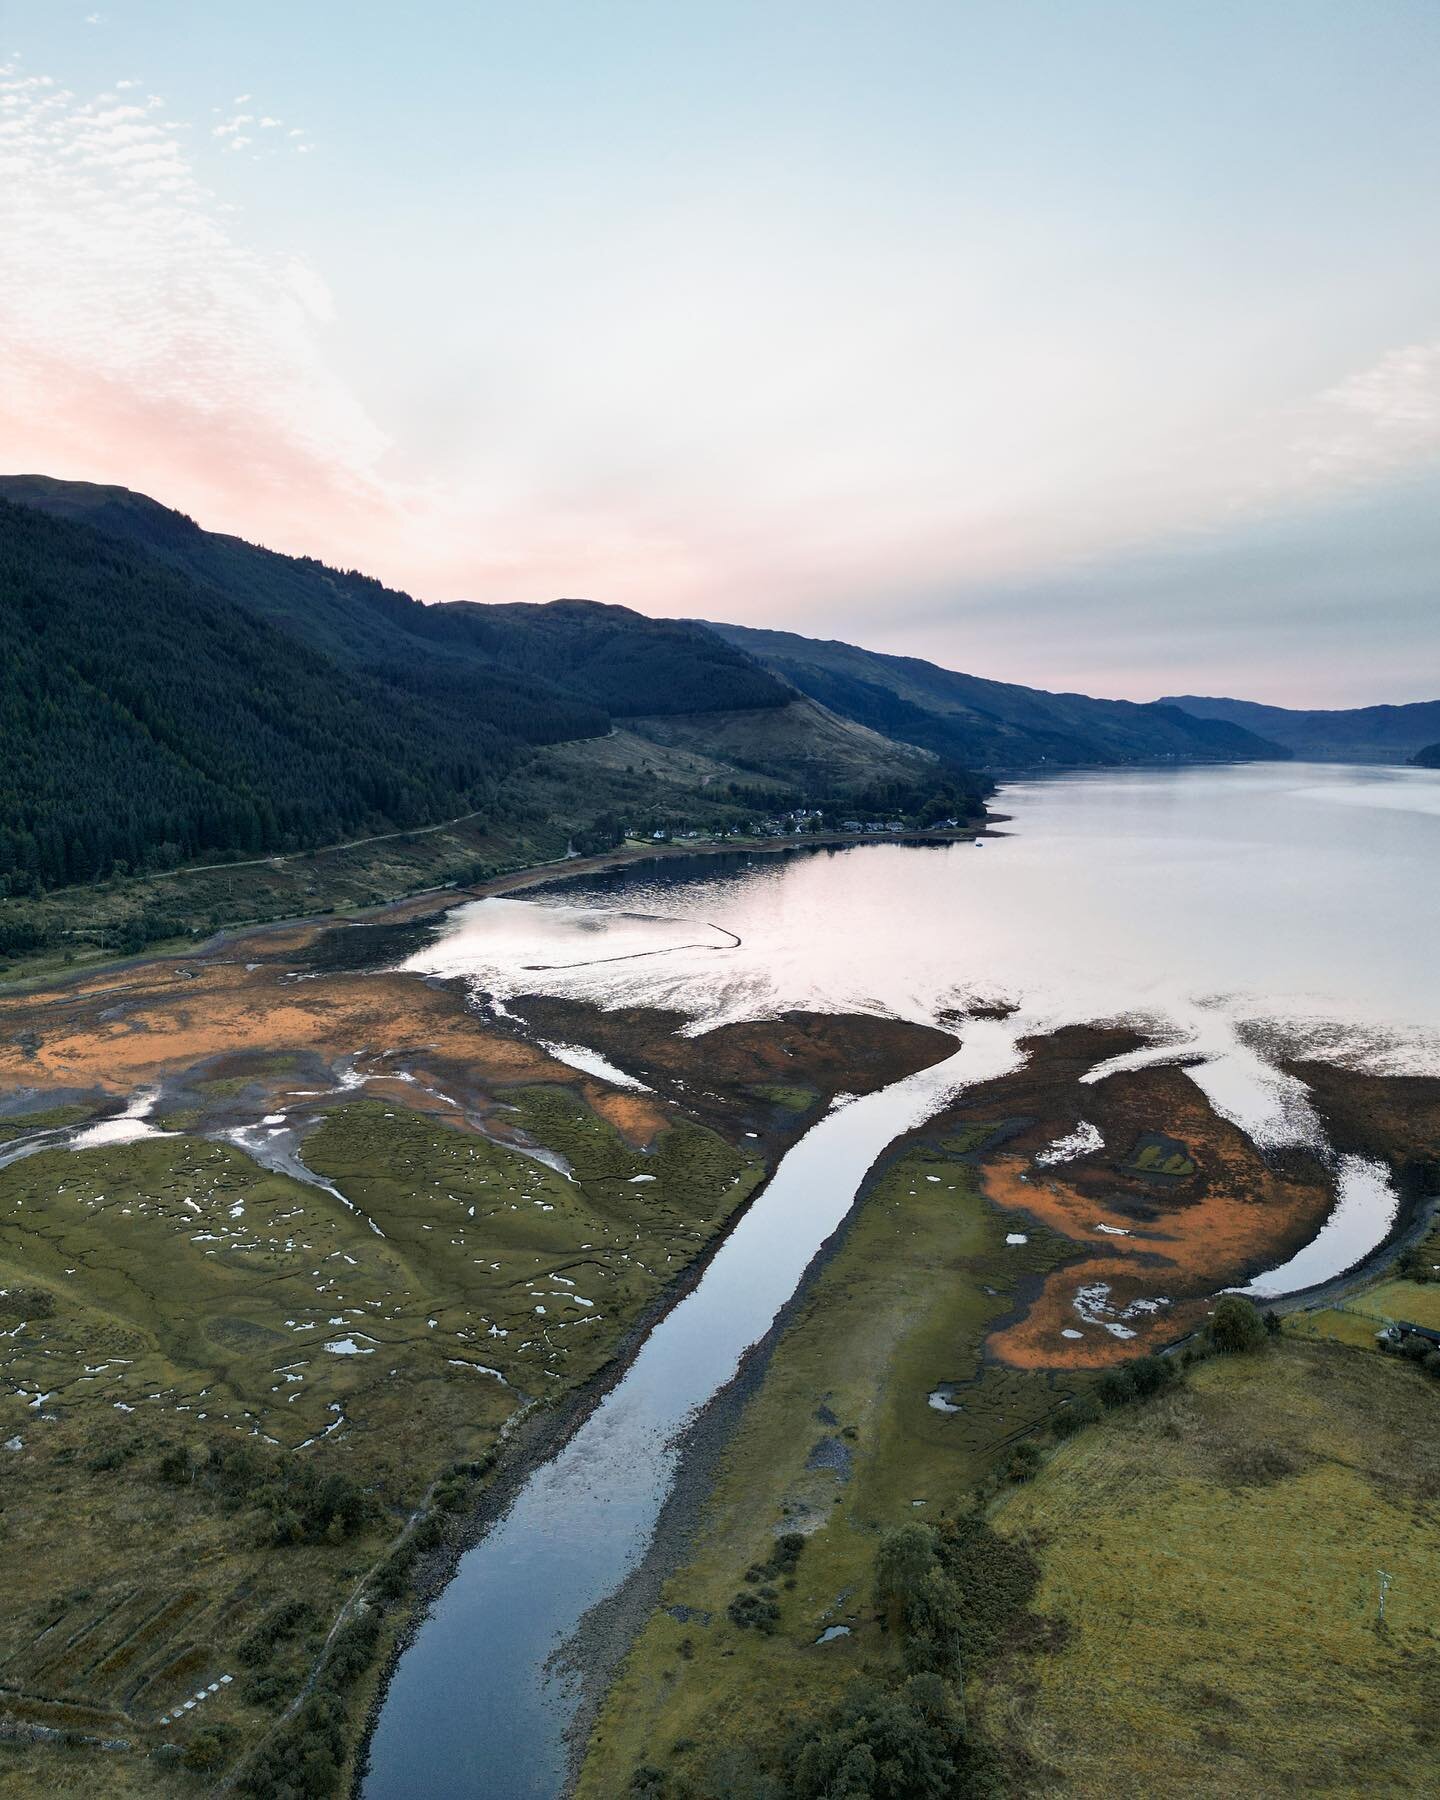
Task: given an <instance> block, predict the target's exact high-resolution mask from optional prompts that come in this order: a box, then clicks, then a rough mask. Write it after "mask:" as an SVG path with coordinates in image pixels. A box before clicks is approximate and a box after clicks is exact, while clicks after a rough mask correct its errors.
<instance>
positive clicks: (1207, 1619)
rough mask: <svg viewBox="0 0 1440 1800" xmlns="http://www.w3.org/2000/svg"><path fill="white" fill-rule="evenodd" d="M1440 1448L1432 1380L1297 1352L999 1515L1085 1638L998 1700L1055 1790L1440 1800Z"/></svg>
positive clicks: (1357, 1360) (1118, 1426)
mask: <svg viewBox="0 0 1440 1800" xmlns="http://www.w3.org/2000/svg"><path fill="white" fill-rule="evenodd" d="M1437 1428H1440V1394H1437V1391H1436V1389H1435V1386H1434V1384H1433V1383H1431V1382H1429V1381H1427V1380H1426V1378H1424V1377H1423V1376H1421V1375H1419V1374H1418V1373H1417V1372H1416V1371H1415V1370H1414V1369H1413V1368H1412V1367H1410V1366H1406V1365H1402V1364H1399V1363H1398V1362H1391V1361H1390V1360H1388V1359H1386V1358H1383V1357H1381V1356H1380V1355H1378V1354H1376V1353H1373V1352H1369V1353H1362V1352H1357V1351H1355V1350H1352V1349H1349V1348H1346V1347H1345V1346H1343V1345H1340V1344H1336V1343H1328V1344H1327V1343H1309V1344H1307V1343H1301V1342H1296V1341H1294V1340H1292V1339H1286V1340H1285V1341H1283V1342H1282V1344H1281V1345H1280V1346H1279V1347H1278V1348H1276V1349H1274V1350H1271V1351H1267V1352H1263V1353H1261V1354H1260V1355H1259V1356H1256V1357H1246V1358H1220V1359H1216V1360H1215V1361H1212V1362H1210V1363H1207V1364H1204V1365H1202V1366H1201V1367H1200V1368H1199V1369H1198V1370H1197V1371H1196V1372H1195V1373H1194V1374H1193V1376H1192V1379H1191V1381H1190V1383H1189V1384H1188V1385H1187V1387H1186V1388H1185V1389H1184V1390H1183V1391H1181V1392H1179V1393H1177V1394H1174V1395H1172V1396H1168V1397H1166V1398H1165V1399H1163V1400H1161V1401H1159V1402H1157V1403H1155V1404H1154V1405H1152V1406H1148V1407H1137V1408H1133V1409H1129V1410H1127V1411H1126V1412H1124V1413H1122V1414H1119V1415H1115V1416H1112V1417H1110V1418H1108V1419H1107V1420H1106V1421H1105V1422H1104V1423H1103V1424H1102V1425H1101V1426H1099V1427H1095V1428H1093V1429H1091V1430H1089V1431H1087V1432H1084V1433H1082V1435H1081V1436H1080V1437H1079V1438H1078V1439H1077V1440H1075V1441H1074V1442H1073V1443H1072V1444H1070V1445H1068V1446H1066V1447H1065V1448H1064V1449H1062V1450H1060V1451H1059V1452H1057V1453H1056V1455H1055V1456H1054V1457H1053V1458H1052V1460H1051V1461H1050V1462H1049V1463H1048V1465H1047V1466H1046V1468H1045V1469H1044V1470H1043V1472H1042V1473H1041V1475H1040V1476H1039V1478H1038V1479H1037V1480H1036V1481H1035V1482H1034V1483H1033V1484H1031V1485H1030V1486H1029V1487H1027V1488H1026V1489H1024V1490H1022V1491H1016V1492H1013V1493H1012V1494H1011V1496H1010V1497H1009V1499H1008V1500H1007V1501H1005V1502H1004V1503H1003V1504H1002V1505H1001V1506H1000V1508H999V1509H998V1511H997V1514H996V1523H997V1525H998V1527H999V1528H1000V1529H1001V1530H1002V1531H1005V1532H1008V1533H1015V1534H1020V1535H1023V1536H1024V1537H1026V1538H1028V1539H1030V1540H1031V1541H1032V1542H1033V1543H1034V1544H1035V1545H1036V1547H1037V1548H1038V1550H1039V1553H1040V1556H1041V1562H1042V1565H1043V1569H1044V1579H1043V1585H1042V1588H1041V1591H1040V1594H1039V1598H1038V1604H1039V1605H1040V1607H1041V1608H1042V1609H1043V1610H1045V1611H1048V1612H1052V1613H1060V1614H1062V1615H1063V1616H1064V1617H1065V1618H1066V1620H1067V1621H1068V1622H1069V1626H1070V1631H1069V1635H1068V1639H1067V1641H1066V1642H1065V1644H1064V1646H1063V1647H1062V1648H1060V1649H1058V1650H1056V1651H1054V1652H1052V1653H1050V1654H1048V1655H1042V1656H1040V1657H1038V1658H1027V1659H1026V1660H1025V1662H1024V1663H1023V1664H1016V1665H1013V1666H1012V1667H1011V1668H1010V1670H1009V1671H1008V1674H1007V1676H1006V1677H1005V1678H1003V1679H1001V1680H1000V1681H999V1682H998V1683H997V1684H996V1686H995V1687H994V1688H993V1689H992V1691H991V1692H990V1693H989V1694H988V1695H987V1696H986V1700H985V1710H986V1715H987V1719H988V1720H989V1721H990V1722H991V1723H992V1726H994V1727H996V1728H997V1729H998V1730H999V1731H1001V1732H1003V1733H1004V1734H1006V1735H1011V1736H1015V1737H1018V1738H1019V1740H1020V1741H1021V1742H1022V1743H1023V1744H1024V1745H1025V1746H1026V1748H1027V1749H1028V1750H1029V1752H1030V1753H1031V1755H1032V1756H1033V1757H1035V1758H1036V1760H1037V1763H1038V1764H1039V1765H1040V1767H1041V1768H1042V1769H1044V1770H1046V1771H1048V1772H1047V1773H1045V1774H1043V1775H1042V1776H1041V1777H1040V1778H1039V1780H1038V1781H1037V1784H1036V1791H1041V1792H1047V1793H1050V1792H1056V1791H1063V1792H1069V1793H1076V1794H1097V1795H1098V1794H1106V1795H1116V1796H1135V1797H1136V1800H1139V1797H1140V1796H1148V1795H1153V1794H1163V1793H1185V1794H1195V1795H1209V1794H1215V1795H1220V1794H1231V1793H1234V1792H1235V1791H1236V1790H1237V1788H1242V1789H1244V1790H1245V1791H1247V1792H1250V1793H1263V1794H1284V1793H1289V1792H1293V1791H1294V1790H1295V1789H1297V1788H1298V1789H1300V1790H1302V1791H1304V1792H1307V1793H1325V1794H1354V1793H1360V1792H1365V1793H1386V1794H1419V1793H1429V1792H1433V1791H1434V1788H1433V1759H1434V1737H1435V1715H1434V1684H1435V1675H1436V1671H1437V1667H1440V1568H1437V1565H1436V1562H1435V1558H1434V1555H1433V1548H1432V1547H1433V1542H1434V1533H1435V1528H1436V1525H1437V1523H1440V1508H1437V1504H1436V1498H1435V1492H1436V1489H1435V1482H1436V1476H1437V1473H1440V1429H1437ZM1380 1569H1385V1570H1387V1571H1388V1572H1389V1573H1390V1574H1391V1575H1392V1576H1393V1585H1392V1588H1391V1593H1390V1601H1389V1606H1388V1619H1389V1629H1388V1630H1387V1631H1386V1633H1385V1634H1383V1635H1381V1634H1380V1633H1379V1632H1378V1631H1377V1630H1376V1598H1377V1571H1378V1570H1380Z"/></svg>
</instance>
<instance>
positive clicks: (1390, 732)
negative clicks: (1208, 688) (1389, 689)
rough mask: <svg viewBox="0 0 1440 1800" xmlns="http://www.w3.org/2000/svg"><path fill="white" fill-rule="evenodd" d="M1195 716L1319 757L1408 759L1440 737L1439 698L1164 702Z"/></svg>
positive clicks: (1190, 697)
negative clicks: (1315, 705) (1403, 702)
mask: <svg viewBox="0 0 1440 1800" xmlns="http://www.w3.org/2000/svg"><path fill="white" fill-rule="evenodd" d="M1161 704H1162V705H1165V706H1178V707H1179V708H1181V710H1182V711H1184V712H1187V713H1189V714H1190V715H1191V716H1192V717H1194V718H1197V719H1208V720H1212V721H1215V722H1218V723H1222V724H1228V725H1235V726H1239V727H1241V728H1242V729H1244V730H1246V731H1254V732H1258V733H1259V734H1260V735H1261V736H1262V737H1267V738H1273V739H1274V741H1275V742H1276V743H1277V744H1283V745H1284V746H1285V748H1286V749H1287V750H1288V751H1290V753H1291V754H1292V755H1294V756H1300V757H1305V758H1307V759H1309V760H1311V761H1315V762H1389V763H1393V762H1405V761H1407V760H1408V759H1409V758H1410V757H1412V756H1413V755H1414V754H1415V752H1416V751H1417V750H1420V749H1423V748H1424V746H1425V745H1427V744H1433V743H1434V742H1435V740H1436V738H1437V737H1440V700H1417V701H1414V702H1413V703H1411V704H1410V705H1407V706H1355V707H1350V708H1348V709H1342V710H1337V711H1333V712H1302V711H1296V710H1294V709H1292V708H1290V707H1288V706H1262V705H1261V704H1260V703H1259V702H1258V701H1254V700H1227V699H1216V698H1210V697H1208V696H1203V695H1199V694H1177V695H1175V696H1173V697H1172V698H1170V699H1168V700H1165V701H1163V702H1161Z"/></svg>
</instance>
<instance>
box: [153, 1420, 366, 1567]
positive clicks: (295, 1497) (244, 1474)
mask: <svg viewBox="0 0 1440 1800" xmlns="http://www.w3.org/2000/svg"><path fill="white" fill-rule="evenodd" d="M158 1473H159V1476H160V1479H161V1480H162V1481H165V1482H169V1483H170V1484H171V1485H172V1486H175V1487H193V1488H197V1489H199V1490H200V1491H201V1492H203V1493H206V1494H209V1495H210V1496H212V1497H213V1498H214V1499H215V1500H217V1501H218V1502H219V1504H220V1506H221V1507H222V1509H223V1510H224V1511H226V1512H237V1511H239V1510H240V1509H241V1508H242V1507H249V1508H254V1509H256V1510H257V1511H259V1513H260V1514H261V1516H262V1518H263V1519H265V1521H266V1523H265V1527H264V1532H263V1536H264V1537H265V1538H266V1539H268V1540H269V1541H270V1542H272V1543H275V1544H301V1543H309V1544H317V1543H332V1544H333V1543H340V1542H343V1540H344V1539H345V1538H347V1537H350V1536H351V1535H352V1534H353V1533H355V1532H357V1531H360V1530H363V1529H364V1527H365V1526H366V1525H368V1524H369V1522H370V1520H371V1517H372V1516H373V1513H374V1503H373V1502H372V1501H371V1499H370V1496H369V1495H368V1494H367V1493H366V1492H365V1490H364V1489H363V1488H362V1487H361V1486H360V1485H359V1484H358V1483H357V1482H355V1481H354V1480H352V1479H351V1477H350V1476H348V1475H345V1474H342V1473H341V1472H340V1471H339V1470H331V1471H330V1473H328V1474H325V1473H322V1471H321V1470H320V1469H318V1468H317V1467H316V1465H315V1464H314V1463H313V1462H307V1461H306V1460H305V1459H304V1458H303V1457H299V1456H296V1455H294V1454H293V1453H292V1452H290V1451H283V1450H282V1451H266V1450H261V1449H258V1448H255V1447H253V1446H252V1445H250V1444H245V1443H239V1444H232V1443H217V1444H211V1445H209V1446H206V1445H203V1444H180V1445H175V1446H173V1447H172V1448H171V1449H169V1450H167V1451H166V1452H165V1454H164V1456H163V1457H162V1458H161V1459H160V1465H159V1469H158Z"/></svg>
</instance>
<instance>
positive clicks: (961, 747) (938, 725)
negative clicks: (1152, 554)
mask: <svg viewBox="0 0 1440 1800" xmlns="http://www.w3.org/2000/svg"><path fill="white" fill-rule="evenodd" d="M714 630H715V631H716V632H718V633H719V634H720V636H721V637H723V638H725V639H726V640H727V641H728V642H729V643H731V644H734V645H736V646H737V647H738V648H740V649H743V650H748V651H749V652H750V654H751V655H752V656H754V657H755V658H756V659H757V660H758V661H759V662H761V663H763V664H764V665H765V667H766V668H767V669H769V670H771V671H772V672H773V673H774V674H776V675H779V676H782V677H783V678H784V679H785V680H786V681H789V682H792V683H793V684H794V685H795V686H796V687H797V688H799V689H800V690H801V692H802V693H806V694H808V695H810V697H811V698H812V699H814V700H818V701H819V702H820V703H821V704H822V705H823V706H827V707H829V708H830V710H831V711H832V712H835V713H839V714H841V715H842V716H843V717H845V718H848V719H853V720H855V721H857V722H858V723H860V724H863V725H868V726H869V727H871V729H872V730H875V731H880V732H884V733H885V734H886V735H887V736H889V737H893V738H900V739H901V740H903V741H904V742H906V743H910V744H918V745H920V746H921V747H922V748H924V749H927V750H933V751H934V752H935V753H936V754H937V755H940V756H943V757H946V758H949V759H951V760H953V761H956V762H960V763H964V764H966V765H967V766H968V767H971V768H977V769H985V770H990V771H997V772H998V771H1002V770H1013V769H1022V768H1033V767H1035V766H1036V765H1037V764H1040V765H1044V764H1049V765H1052V766H1059V767H1087V766H1095V765H1106V764H1117V763H1150V762H1160V761H1167V760H1171V759H1174V760H1182V761H1196V762H1220V761H1235V760H1249V759H1260V758H1267V757H1275V756H1285V755H1288V754H1289V752H1288V751H1287V750H1284V749H1279V748H1277V746H1276V745H1275V744H1274V743H1272V742H1268V741H1266V740H1265V739H1264V738H1262V737H1261V736H1259V735H1256V734H1255V733H1254V732H1252V731H1250V730H1248V729H1246V728H1245V727H1244V726H1243V725H1241V724H1236V723H1233V722H1229V721H1224V720H1209V719H1198V718H1196V717H1195V716H1194V715H1193V714H1190V713H1186V712H1184V711H1182V710H1181V709H1179V708H1178V707H1175V706H1171V705H1162V704H1159V703H1151V704H1148V705H1143V706H1142V705H1138V704H1136V703H1134V702H1132V701H1128V700H1092V699H1090V698H1089V697H1088V696H1087V695H1084V694H1049V693H1045V692H1043V691H1041V690H1040V689H1038V688H1027V687H1019V686H1017V685H1015V684H1014V683H1012V682H1004V681H986V680H984V679H982V678H981V677H979V676H975V675H963V674H960V673H958V672H956V671H954V670H951V669H942V668H939V667H938V666H937V665H936V664H934V663H929V662H923V661H921V660H920V659H919V658H918V657H912V656H885V655H882V654H880V653H879V652H876V651H872V650H862V649H859V648H858V647H857V646H855V645H853V644H844V643H839V642H837V641H835V640H833V639H830V640H823V641H822V640H818V639H813V638H804V637H799V636H797V635H796V634H795V633H793V632H788V631H757V630H753V629H751V628H749V627H746V626H739V625H716V626H714Z"/></svg>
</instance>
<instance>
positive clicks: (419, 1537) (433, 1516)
mask: <svg viewBox="0 0 1440 1800" xmlns="http://www.w3.org/2000/svg"><path fill="white" fill-rule="evenodd" d="M410 1541H411V1543H412V1544H414V1546H415V1548H416V1549H417V1550H433V1549H434V1548H435V1546H436V1545H437V1544H443V1543H444V1542H445V1521H444V1520H443V1519H442V1518H441V1517H440V1515H439V1514H438V1513H426V1515H425V1517H424V1518H423V1519H421V1520H420V1522H419V1524H417V1525H416V1527H415V1529H414V1531H412V1532H411V1534H410Z"/></svg>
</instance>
